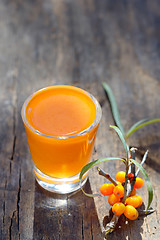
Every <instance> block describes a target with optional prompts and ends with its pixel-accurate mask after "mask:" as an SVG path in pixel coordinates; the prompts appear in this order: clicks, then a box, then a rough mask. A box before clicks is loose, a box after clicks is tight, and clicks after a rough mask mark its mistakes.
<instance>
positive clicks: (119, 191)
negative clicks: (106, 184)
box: [113, 184, 124, 198]
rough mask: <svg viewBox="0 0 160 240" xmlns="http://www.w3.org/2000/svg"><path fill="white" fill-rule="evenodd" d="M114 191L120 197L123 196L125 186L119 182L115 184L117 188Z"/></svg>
mask: <svg viewBox="0 0 160 240" xmlns="http://www.w3.org/2000/svg"><path fill="white" fill-rule="evenodd" d="M113 193H114V194H115V195H116V196H117V197H119V198H122V197H123V196H124V187H123V186H122V185H121V184H118V185H117V186H115V188H114V189H113Z"/></svg>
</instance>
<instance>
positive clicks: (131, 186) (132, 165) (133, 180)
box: [126, 147, 137, 197]
mask: <svg viewBox="0 0 160 240" xmlns="http://www.w3.org/2000/svg"><path fill="white" fill-rule="evenodd" d="M136 151H137V148H134V147H132V148H131V149H130V152H131V156H130V158H132V159H134V160H135V158H136ZM131 173H132V174H133V178H132V179H131V181H130V183H129V184H128V188H127V196H126V197H129V196H130V194H131V192H132V191H133V188H134V185H135V182H136V176H135V164H131Z"/></svg>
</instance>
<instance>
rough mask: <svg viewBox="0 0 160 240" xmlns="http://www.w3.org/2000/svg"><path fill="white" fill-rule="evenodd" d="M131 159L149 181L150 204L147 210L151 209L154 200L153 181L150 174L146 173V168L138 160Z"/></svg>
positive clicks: (147, 181)
mask: <svg viewBox="0 0 160 240" xmlns="http://www.w3.org/2000/svg"><path fill="white" fill-rule="evenodd" d="M130 161H131V162H132V163H134V164H135V165H136V166H137V167H138V168H139V169H140V171H141V173H142V174H143V177H144V179H145V181H146V183H147V189H148V205H147V209H146V212H147V210H148V209H149V207H150V205H151V202H152V200H153V188H152V184H151V181H150V179H149V177H148V174H147V173H146V171H145V169H144V168H143V167H142V166H141V164H139V163H138V162H137V161H136V160H134V159H130Z"/></svg>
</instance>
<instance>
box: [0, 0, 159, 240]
mask: <svg viewBox="0 0 160 240" xmlns="http://www.w3.org/2000/svg"><path fill="white" fill-rule="evenodd" d="M103 81H105V82H107V83H108V84H109V85H110V86H111V88H112V90H113V92H114V94H115V97H116V99H117V102H118V107H119V111H120V115H121V119H122V123H123V125H124V126H125V129H128V128H129V127H130V126H131V125H132V124H133V123H135V122H136V121H139V120H140V119H143V118H146V117H159V116H160V97H159V95H160V4H159V1H158V0H154V1H150V0H148V1H147V0H146V1H143V0H142V1H139V0H133V1H126V0H121V1H119V0H114V1H113V0H99V1H98V0H63V1H62V0H45V1H44V0H34V1H32V0H27V1H22V0H1V1H0V113H1V114H0V239H2V240H14V239H15V240H18V239H20V240H22V239H23V240H29V239H34V240H40V239H43V240H48V239H53V240H66V239H67V240H99V239H103V236H102V226H103V217H104V216H105V215H108V211H109V209H110V207H109V205H108V203H107V199H105V198H100V199H99V198H95V199H92V198H88V197H86V196H84V195H83V193H82V192H81V191H80V192H78V193H76V194H74V195H71V196H70V195H68V196H59V195H57V194H51V193H48V192H47V191H44V190H42V189H41V188H40V187H39V186H38V184H37V183H36V182H35V180H34V177H33V174H32V168H31V160H30V159H31V157H30V153H29V149H28V145H27V141H26V135H25V131H24V127H23V123H22V120H21V116H20V111H21V106H22V104H23V102H24V100H25V99H26V98H27V97H28V96H29V95H30V94H31V93H33V92H34V91H36V90H38V89H40V88H42V87H45V86H48V85H53V84H72V85H75V86H78V87H81V88H83V89H85V90H87V91H89V92H91V93H92V94H93V95H94V96H95V97H96V98H97V99H98V100H99V102H100V104H101V106H102V110H103V117H102V121H101V125H100V128H99V132H98V136H97V139H96V144H95V149H94V153H93V157H92V159H97V158H100V157H107V156H112V157H113V156H115V157H116V156H123V154H124V153H123V148H122V146H121V143H120V141H119V140H118V138H117V136H116V134H114V133H113V131H111V130H109V125H110V124H114V121H113V118H112V115H111V111H110V106H109V103H108V100H107V97H106V95H105V93H104V90H103V88H102V85H101V83H102V82H103ZM129 144H130V145H134V146H136V147H139V148H140V153H141V154H143V153H144V151H145V150H147V149H149V157H148V159H147V162H146V164H145V166H144V167H145V169H146V171H147V172H148V174H149V176H150V179H151V181H152V184H153V188H154V199H153V203H152V207H153V209H155V212H154V213H153V214H152V215H149V216H147V217H145V218H144V217H139V218H138V220H137V221H134V222H129V223H128V224H126V225H125V224H123V223H122V222H121V223H120V226H122V227H121V228H119V229H117V231H115V232H114V233H112V234H111V235H109V236H108V239H112V240H118V239H136V240H140V239H143V240H147V239H154V240H157V239H159V238H160V227H159V223H160V187H159V186H160V185H159V184H160V124H154V125H152V126H148V127H145V128H143V129H142V130H139V131H138V132H137V133H135V134H134V135H133V137H131V139H130V141H129ZM141 154H140V155H141ZM101 167H102V168H103V169H104V170H106V171H107V172H109V173H112V174H113V176H114V174H115V173H116V172H117V171H118V170H119V169H122V170H123V169H124V166H123V165H121V164H120V163H119V162H112V163H104V164H102V165H101ZM103 182H104V179H103V178H102V177H100V176H98V174H97V172H96V169H93V170H91V171H90V174H89V180H88V181H87V184H86V185H85V190H86V191H87V192H97V191H99V186H100V184H101V183H103ZM141 194H142V196H143V199H144V201H145V203H146V202H147V192H146V187H144V188H143V190H142V192H141Z"/></svg>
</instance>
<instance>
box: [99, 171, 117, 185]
mask: <svg viewBox="0 0 160 240" xmlns="http://www.w3.org/2000/svg"><path fill="white" fill-rule="evenodd" d="M97 170H98V172H99V175H101V176H103V177H105V178H107V179H108V180H109V181H110V182H111V183H113V184H114V185H115V186H117V185H118V183H117V182H116V181H115V180H114V179H113V178H112V177H111V176H110V175H109V174H108V173H105V172H104V171H103V170H102V169H101V168H100V167H97Z"/></svg>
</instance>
